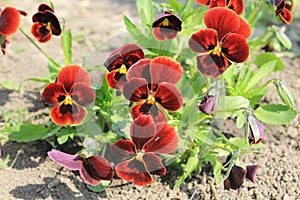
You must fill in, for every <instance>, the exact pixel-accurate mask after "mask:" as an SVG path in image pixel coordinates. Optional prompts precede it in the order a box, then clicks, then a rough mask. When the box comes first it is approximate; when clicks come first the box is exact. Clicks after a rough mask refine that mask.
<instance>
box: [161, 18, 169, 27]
mask: <svg viewBox="0 0 300 200" xmlns="http://www.w3.org/2000/svg"><path fill="white" fill-rule="evenodd" d="M169 24H170V22H169V20H168V18H165V19H164V21H163V22H162V25H163V26H169Z"/></svg>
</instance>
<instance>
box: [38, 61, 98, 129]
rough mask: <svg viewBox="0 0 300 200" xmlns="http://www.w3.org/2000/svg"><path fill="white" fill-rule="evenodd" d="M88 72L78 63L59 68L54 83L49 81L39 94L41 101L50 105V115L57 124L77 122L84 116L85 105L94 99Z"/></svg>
mask: <svg viewBox="0 0 300 200" xmlns="http://www.w3.org/2000/svg"><path fill="white" fill-rule="evenodd" d="M90 85H91V80H90V76H89V73H88V72H87V71H86V70H84V69H83V68H81V67H79V66H78V65H68V66H65V67H64V68H62V69H61V71H60V72H59V74H58V76H57V81H56V82H55V83H50V84H49V85H47V87H46V88H45V89H44V91H43V92H42V94H41V101H42V102H43V103H44V105H45V106H47V107H50V108H51V110H50V116H51V119H52V120H53V122H54V123H56V124H59V125H67V124H79V123H81V122H82V121H83V120H84V119H85V116H86V110H85V108H84V107H85V106H87V105H89V104H91V103H92V102H93V101H94V100H95V98H96V97H95V93H94V91H93V90H92V89H91V87H90Z"/></svg>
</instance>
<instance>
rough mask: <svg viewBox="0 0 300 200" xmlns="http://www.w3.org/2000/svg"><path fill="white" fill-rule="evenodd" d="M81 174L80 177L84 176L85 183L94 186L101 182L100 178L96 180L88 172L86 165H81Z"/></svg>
mask: <svg viewBox="0 0 300 200" xmlns="http://www.w3.org/2000/svg"><path fill="white" fill-rule="evenodd" d="M79 174H80V177H81V178H82V180H83V182H84V183H85V184H89V185H92V186H96V185H98V184H99V183H100V180H96V179H94V178H92V177H91V176H90V175H89V174H88V172H87V171H86V169H85V168H84V167H81V168H80V170H79Z"/></svg>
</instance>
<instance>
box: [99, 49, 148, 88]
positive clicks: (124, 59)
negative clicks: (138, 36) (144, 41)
mask: <svg viewBox="0 0 300 200" xmlns="http://www.w3.org/2000/svg"><path fill="white" fill-rule="evenodd" d="M143 58H145V54H144V51H143V49H142V48H141V47H139V46H138V45H136V44H126V45H124V46H122V47H120V48H118V49H116V50H115V51H113V52H112V53H111V54H110V55H109V56H108V58H107V59H106V61H105V62H104V65H105V67H106V68H107V69H108V71H109V73H107V75H106V81H107V83H108V85H109V86H110V87H111V88H116V89H123V86H124V83H125V82H126V81H127V80H126V73H127V71H128V69H129V68H130V67H131V66H132V65H133V64H134V63H136V62H137V61H139V60H140V59H143Z"/></svg>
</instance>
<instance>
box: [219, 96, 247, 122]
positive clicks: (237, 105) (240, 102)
mask: <svg viewBox="0 0 300 200" xmlns="http://www.w3.org/2000/svg"><path fill="white" fill-rule="evenodd" d="M249 104H250V102H249V100H248V99H246V98H244V97H242V96H225V97H224V98H219V102H218V108H217V110H216V117H217V118H227V117H229V116H232V115H234V114H236V113H237V112H239V111H240V110H241V109H243V108H248V106H249Z"/></svg>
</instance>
